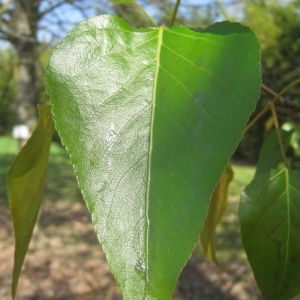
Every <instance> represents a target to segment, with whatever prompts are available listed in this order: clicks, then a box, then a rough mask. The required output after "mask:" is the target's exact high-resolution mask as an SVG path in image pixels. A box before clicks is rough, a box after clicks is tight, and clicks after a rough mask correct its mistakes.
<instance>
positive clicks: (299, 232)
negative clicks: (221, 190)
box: [240, 168, 300, 300]
mask: <svg viewBox="0 0 300 300" xmlns="http://www.w3.org/2000/svg"><path fill="white" fill-rule="evenodd" d="M299 199H300V174H299V171H293V170H289V169H286V168H282V169H277V170H273V171H272V172H270V173H259V174H258V175H257V176H256V177H255V178H254V180H253V182H252V183H251V184H250V185H249V187H247V189H246V191H245V194H244V195H243V197H242V200H241V205H240V222H241V233H242V241H243V245H244V248H245V250H246V253H247V256H248V260H249V262H250V264H251V267H252V269H253V272H254V275H255V278H256V281H257V283H258V285H259V287H260V289H261V291H262V294H263V296H264V298H265V299H267V300H272V299H280V300H284V299H291V298H292V297H293V296H295V295H296V294H298V293H299V292H300V285H299V282H300V239H299V236H300V201H299Z"/></svg>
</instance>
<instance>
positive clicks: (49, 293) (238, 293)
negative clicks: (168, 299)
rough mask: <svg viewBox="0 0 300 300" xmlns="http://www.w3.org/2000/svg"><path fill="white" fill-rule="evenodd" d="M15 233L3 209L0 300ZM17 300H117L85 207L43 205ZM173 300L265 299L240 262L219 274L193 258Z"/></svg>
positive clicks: (6, 291) (5, 299)
mask: <svg viewBox="0 0 300 300" xmlns="http://www.w3.org/2000/svg"><path fill="white" fill-rule="evenodd" d="M12 264H13V231H12V225H11V219H10V215H9V212H8V210H7V208H4V207H0V299H2V300H9V299H10V284H11V270H12ZM17 299H18V300H42V299H43V300H46V299H55V300H73V299H74V300H79V299H80V300H100V299H105V300H118V299H122V296H121V294H120V290H119V288H118V287H117V285H116V282H115V280H114V278H113V276H112V274H111V273H110V271H109V267H108V265H107V263H106V260H105V255H104V253H103V252H102V251H101V247H100V246H99V243H98V241H97V239H96V236H95V234H94V231H93V228H92V225H91V222H90V217H89V214H88V213H87V210H86V208H85V205H84V204H83V203H81V202H75V203H71V202H68V201H59V202H50V203H48V204H46V205H44V207H43V209H42V212H41V214H40V217H39V223H38V226H37V227H36V229H35V231H34V235H33V239H32V242H31V244H30V249H29V252H28V254H27V256H26V260H25V263H24V266H23V271H22V274H21V277H20V281H19V287H18V296H17ZM173 299H174V300H189V299H191V300H192V299H194V300H197V299H208V300H210V299H219V300H223V299H236V300H251V299H253V300H256V299H261V298H260V296H259V292H258V289H257V287H256V284H255V282H254V280H253V278H252V274H251V272H250V270H249V267H248V266H247V265H246V264H245V263H244V261H241V258H240V257H237V258H235V259H229V260H228V261H226V262H224V263H223V269H222V270H220V269H218V268H216V267H215V265H214V264H212V263H211V262H209V261H208V260H207V259H205V258H204V257H203V256H201V255H198V254H194V255H193V256H192V257H191V259H190V261H189V262H188V263H187V265H186V267H185V268H184V269H183V271H182V273H181V276H180V278H179V280H178V283H177V287H176V290H175V293H174V297H173Z"/></svg>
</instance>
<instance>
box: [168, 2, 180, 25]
mask: <svg viewBox="0 0 300 300" xmlns="http://www.w3.org/2000/svg"><path fill="white" fill-rule="evenodd" d="M180 1H181V0H176V3H175V6H174V10H173V13H172V17H171V22H170V27H172V26H174V23H175V20H176V16H177V12H178V8H179V5H180Z"/></svg>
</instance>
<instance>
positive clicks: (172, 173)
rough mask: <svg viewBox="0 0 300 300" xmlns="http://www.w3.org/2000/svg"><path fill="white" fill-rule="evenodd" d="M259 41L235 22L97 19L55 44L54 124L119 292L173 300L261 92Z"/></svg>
mask: <svg viewBox="0 0 300 300" xmlns="http://www.w3.org/2000/svg"><path fill="white" fill-rule="evenodd" d="M258 48H259V47H258V44H257V41H256V39H255V37H254V35H253V33H252V32H250V31H249V30H248V29H247V28H246V27H243V26H241V25H239V24H233V23H228V22H224V23H220V24H216V25H213V26H211V27H209V28H208V29H207V30H205V31H203V32H196V31H193V30H191V29H188V28H185V27H182V26H179V27H174V28H166V27H159V28H151V29H134V28H131V27H129V26H128V25H126V24H125V23H124V22H123V21H122V20H120V19H119V18H117V17H114V16H100V17H96V18H93V19H90V20H88V21H86V22H83V23H81V24H80V25H79V26H78V27H76V28H75V29H74V30H73V31H72V32H71V33H70V34H69V36H68V37H67V38H66V39H65V40H64V41H63V42H62V43H61V44H60V45H59V46H58V47H57V49H56V50H55V51H54V53H53V56H52V58H51V61H50V66H49V69H48V73H47V77H46V81H47V89H48V91H49V94H50V96H51V99H52V103H53V112H54V119H55V122H56V126H57V129H58V131H59V134H60V136H61V138H62V140H63V143H64V144H65V145H66V148H67V150H68V152H69V153H70V156H71V160H72V163H73V165H74V169H75V173H76V176H77V178H78V181H79V185H80V188H81V190H82V193H83V196H84V199H85V201H86V203H87V206H88V208H89V211H90V212H91V214H92V219H93V223H94V226H95V230H96V233H97V236H98V238H99V240H100V242H101V243H102V247H103V249H104V250H105V252H106V257H107V260H108V262H109V264H110V267H111V269H112V271H113V273H114V274H115V276H116V279H117V281H118V283H119V285H120V287H121V289H122V292H123V295H124V297H125V299H130V300H131V299H164V300H165V299H169V298H171V295H172V292H173V289H174V286H175V283H176V280H177V277H178V275H179V272H180V270H181V269H182V267H183V265H184V263H185V262H186V260H187V259H188V258H189V256H190V254H191V251H192V250H193V248H194V245H195V243H196V241H197V239H198V236H199V233H200V230H201V229H202V226H203V223H204V219H205V216H206V213H207V208H208V202H209V200H210V198H211V194H212V192H213V189H214V187H215V184H216V182H217V180H218V179H219V177H220V175H221V173H222V171H223V170H224V168H225V166H226V163H227V161H228V159H229V157H230V155H231V154H232V153H233V151H234V149H235V147H236V145H237V143H238V141H239V139H240V138H241V136H242V131H243V127H244V125H245V123H246V122H247V120H248V116H249V114H250V112H251V111H252V110H253V108H254V106H255V102H256V99H257V98H258V95H259V84H260V75H259V49H258ZM220 149H222V151H220Z"/></svg>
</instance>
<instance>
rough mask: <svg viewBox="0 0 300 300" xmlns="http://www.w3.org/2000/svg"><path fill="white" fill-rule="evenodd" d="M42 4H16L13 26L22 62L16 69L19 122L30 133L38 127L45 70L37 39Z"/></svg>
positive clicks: (13, 40)
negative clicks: (39, 7) (37, 121)
mask: <svg viewBox="0 0 300 300" xmlns="http://www.w3.org/2000/svg"><path fill="white" fill-rule="evenodd" d="M38 3H39V1H36V0H16V1H15V8H14V10H13V14H12V23H11V24H12V29H13V31H14V37H12V38H11V40H10V41H11V43H12V44H13V46H14V47H15V49H16V52H17V56H18V58H19V61H18V67H17V68H16V69H15V80H16V90H17V93H16V99H15V102H14V104H13V109H14V115H15V122H16V124H23V125H26V126H28V128H29V131H32V129H33V128H34V126H35V124H36V120H37V112H36V106H37V104H38V102H39V96H40V91H41V67H40V64H39V61H38V42H37V35H36V34H37V22H38Z"/></svg>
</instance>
